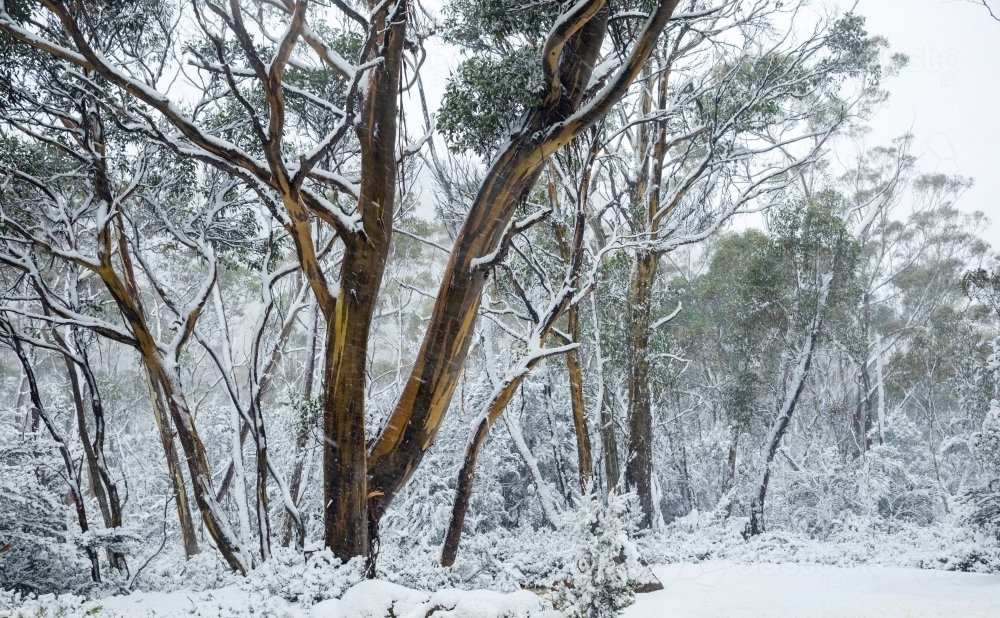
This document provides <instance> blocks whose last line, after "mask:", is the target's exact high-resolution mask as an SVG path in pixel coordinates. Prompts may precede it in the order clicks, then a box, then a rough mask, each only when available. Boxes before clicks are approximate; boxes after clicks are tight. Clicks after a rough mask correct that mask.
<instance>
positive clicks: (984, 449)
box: [961, 400, 1000, 538]
mask: <svg viewBox="0 0 1000 618" xmlns="http://www.w3.org/2000/svg"><path fill="white" fill-rule="evenodd" d="M970 446H971V448H972V451H973V452H974V453H975V454H976V458H977V459H978V460H979V462H980V464H981V465H982V467H983V471H984V472H985V473H986V474H985V482H984V483H983V484H982V485H981V486H978V487H971V488H968V489H966V491H965V492H964V493H963V494H962V496H961V502H962V503H963V506H964V507H965V511H964V515H965V519H966V521H968V522H969V523H971V524H973V525H975V526H978V527H980V528H983V529H986V530H988V531H990V532H992V533H993V534H995V535H997V537H998V538H1000V402H998V401H996V400H994V401H993V403H992V406H991V407H990V411H989V412H988V413H987V414H986V420H984V421H983V427H982V431H980V432H978V433H976V434H974V435H973V436H972V439H971V440H970Z"/></svg>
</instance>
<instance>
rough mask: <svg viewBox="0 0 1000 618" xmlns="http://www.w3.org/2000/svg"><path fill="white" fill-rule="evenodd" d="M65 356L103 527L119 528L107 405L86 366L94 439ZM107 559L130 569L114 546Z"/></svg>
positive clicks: (76, 379) (77, 381)
mask: <svg viewBox="0 0 1000 618" xmlns="http://www.w3.org/2000/svg"><path fill="white" fill-rule="evenodd" d="M77 348H78V349H80V348H81V346H80V342H79V338H77ZM81 353H82V350H81ZM63 360H64V361H65V362H66V370H67V372H68V373H69V380H70V390H71V392H72V393H73V404H74V406H75V408H76V420H77V429H78V431H79V434H80V443H81V444H82V445H83V452H84V456H85V457H86V459H87V472H88V476H89V477H90V484H91V487H92V488H93V492H94V496H95V497H96V498H97V504H98V506H99V507H100V509H101V516H102V518H103V519H104V527H105V528H108V529H112V528H118V527H120V526H121V525H122V509H121V501H120V500H119V498H118V487H117V485H116V484H115V482H114V480H113V479H112V477H111V473H110V471H109V470H108V467H107V462H106V461H105V458H104V408H103V406H102V405H101V402H100V395H99V394H96V395H95V394H94V393H95V390H96V388H97V385H96V380H94V379H93V373H90V368H89V367H87V368H86V369H84V372H85V374H87V373H89V376H87V375H85V377H86V378H87V386H88V389H90V390H91V410H92V412H93V416H94V429H95V431H94V441H93V442H91V441H90V435H89V430H88V429H87V416H86V407H85V405H84V401H83V392H82V389H81V385H80V376H79V374H78V373H77V368H76V364H75V363H74V361H73V359H72V358H71V357H70V356H69V355H68V354H64V355H63ZM83 360H84V362H85V363H86V362H87V359H86V357H85V356H84V357H83ZM108 563H109V564H110V565H111V567H112V568H114V569H117V570H118V571H119V572H124V571H125V570H126V569H127V566H126V562H125V556H124V555H122V554H120V553H119V552H116V551H112V550H111V549H109V550H108Z"/></svg>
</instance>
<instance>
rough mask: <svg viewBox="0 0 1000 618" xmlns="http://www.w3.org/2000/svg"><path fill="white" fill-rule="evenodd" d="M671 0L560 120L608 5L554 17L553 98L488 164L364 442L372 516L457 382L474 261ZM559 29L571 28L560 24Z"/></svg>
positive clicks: (652, 37)
mask: <svg viewBox="0 0 1000 618" xmlns="http://www.w3.org/2000/svg"><path fill="white" fill-rule="evenodd" d="M676 4H677V3H676V1H675V0H664V1H661V2H660V3H659V4H658V5H657V7H656V8H655V10H654V11H653V12H652V14H651V16H650V19H649V20H648V21H647V23H646V26H645V27H644V29H643V31H642V33H641V34H640V36H639V37H638V40H637V43H636V45H635V47H634V49H633V51H632V54H631V56H630V57H629V61H628V62H627V64H626V67H625V69H626V70H623V72H621V73H620V74H619V75H618V76H617V77H616V78H614V79H613V80H612V83H611V85H609V87H608V89H607V90H606V91H604V92H603V93H602V96H603V98H601V99H600V102H599V103H598V104H593V105H591V106H588V107H587V108H586V110H585V111H584V112H581V113H580V114H579V115H577V116H574V117H573V119H572V122H569V121H567V122H565V123H564V121H566V120H567V119H569V118H570V117H571V116H573V114H574V112H576V110H577V108H578V107H579V105H580V102H581V100H582V99H583V96H584V93H585V91H586V88H587V87H588V86H589V83H590V76H591V74H592V73H593V69H594V65H595V62H596V60H597V58H598V56H599V53H600V50H601V47H602V45H603V41H604V36H605V33H606V30H607V24H608V19H609V17H610V11H609V10H608V9H606V7H605V6H604V3H603V2H600V1H595V2H586V3H581V4H580V5H576V6H575V8H579V9H580V11H581V13H580V14H579V15H575V16H574V18H573V19H564V20H561V21H560V22H559V26H558V27H557V28H556V29H555V30H554V31H553V35H552V36H550V41H551V40H554V39H559V40H561V42H562V43H565V46H560V47H558V48H556V49H555V50H554V52H553V54H552V56H549V57H547V59H548V60H552V59H553V58H554V59H555V60H557V61H559V62H558V64H559V66H558V67H557V68H555V69H553V71H554V72H557V73H558V75H556V76H555V79H557V80H558V81H557V82H555V88H554V90H555V91H557V94H556V98H555V99H552V100H551V102H550V99H549V98H547V99H546V103H543V105H542V106H541V107H540V108H535V109H533V110H530V111H529V112H528V113H527V114H526V115H525V118H524V120H523V122H522V125H521V128H520V129H519V130H518V131H517V132H516V133H515V135H514V136H512V137H511V139H510V140H509V141H508V142H507V145H506V146H505V148H504V149H503V150H502V152H501V153H500V154H499V155H498V156H497V157H496V159H495V160H494V162H493V163H492V165H491V166H490V169H489V172H488V173H487V175H486V179H485V181H484V182H483V183H482V185H481V186H480V189H479V192H478V194H477V196H476V198H475V199H474V200H473V203H472V205H471V208H470V211H469V214H468V216H467V217H466V219H465V221H464V222H463V225H462V228H461V229H460V230H459V233H458V236H457V238H456V241H455V247H454V251H453V252H452V254H451V259H450V260H449V262H448V266H447V268H446V270H445V273H444V277H443V279H442V283H441V287H440V289H439V292H438V295H437V299H436V301H435V305H434V310H433V312H432V314H431V318H430V320H429V325H428V328H427V331H426V333H425V335H424V340H423V343H422V345H421V348H420V352H419V354H418V356H417V359H416V361H415V363H414V366H413V369H412V372H411V374H410V378H409V380H408V381H407V384H406V386H405V388H404V390H403V393H402V396H401V397H400V400H399V403H398V404H397V406H396V408H395V410H394V411H393V413H392V415H391V416H390V417H389V419H388V421H387V423H386V425H385V427H384V429H383V431H382V433H381V435H380V436H379V437H378V439H377V441H376V442H375V444H374V445H373V446H372V447H371V449H370V450H369V455H370V459H369V482H370V484H371V487H372V489H373V490H375V491H379V492H380V493H382V494H384V496H383V498H382V501H381V507H380V509H379V510H378V511H376V512H375V513H373V517H374V518H376V519H377V518H379V517H381V515H382V513H383V512H384V510H385V507H387V506H388V504H389V503H390V502H391V500H392V498H393V497H394V496H395V495H396V494H397V493H398V492H399V490H400V489H401V488H402V487H403V485H404V484H405V483H406V481H407V480H408V479H409V477H410V475H411V474H412V473H413V471H414V470H415V469H416V467H417V466H418V465H419V464H420V461H421V460H422V458H423V455H424V454H425V453H426V451H427V449H428V448H430V445H431V444H432V443H433V442H434V438H435V436H436V435H437V432H438V430H439V429H440V427H441V423H442V421H443V419H444V415H445V412H446V410H447V407H448V404H449V402H450V401H451V397H452V395H453V394H454V391H455V388H456V386H457V385H458V381H459V378H460V376H461V372H462V368H463V367H464V365H465V360H466V357H467V355H468V351H469V346H470V343H471V341H472V338H473V333H474V329H473V326H474V323H475V320H476V315H477V312H478V309H479V303H480V300H481V295H482V291H483V286H484V285H485V281H486V270H483V269H476V268H473V267H472V265H473V263H474V260H478V259H480V258H484V257H486V256H489V255H491V254H493V252H495V251H496V250H497V249H498V247H499V245H500V241H501V239H502V237H503V235H504V230H505V229H506V228H507V226H508V224H509V223H510V221H511V218H512V217H513V214H514V212H515V210H516V208H517V206H518V205H519V204H520V202H521V199H522V198H523V197H524V196H525V195H526V193H527V192H528V191H529V190H530V189H531V188H532V187H533V186H534V184H535V182H536V180H537V179H538V176H539V174H540V173H541V168H542V165H543V164H544V162H545V160H546V158H547V157H548V156H549V155H551V154H552V153H554V152H556V151H557V150H558V149H559V148H561V147H562V146H564V145H565V144H566V143H568V142H569V141H570V140H571V139H573V138H575V137H576V136H578V135H579V134H580V133H582V132H583V131H585V130H587V129H589V128H590V127H592V126H593V125H594V124H595V123H596V122H597V121H599V120H600V119H601V118H603V117H604V115H605V114H606V113H607V110H608V109H610V106H611V105H612V104H613V103H615V102H617V101H618V100H619V99H620V97H621V96H622V95H623V94H624V92H625V90H627V88H628V86H629V85H630V84H631V83H632V81H633V80H634V79H635V77H636V75H638V73H639V71H640V70H641V67H642V65H643V64H645V62H646V59H647V58H648V57H649V54H650V53H651V51H652V49H653V47H654V46H655V44H656V41H657V39H658V37H659V34H660V32H662V30H663V28H664V27H665V26H666V23H667V20H668V19H669V17H670V15H671V14H672V12H673V9H674V7H675V6H676ZM563 27H566V28H571V27H572V28H577V27H578V29H577V30H569V31H566V32H563V31H562V30H561V29H562V28H563ZM557 35H561V36H557ZM560 59H561V61H560ZM549 136H552V137H549Z"/></svg>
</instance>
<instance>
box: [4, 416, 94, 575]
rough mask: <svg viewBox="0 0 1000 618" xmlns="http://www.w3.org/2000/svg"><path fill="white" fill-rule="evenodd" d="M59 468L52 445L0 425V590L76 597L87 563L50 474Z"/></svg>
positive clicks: (58, 480) (62, 486)
mask: <svg viewBox="0 0 1000 618" xmlns="http://www.w3.org/2000/svg"><path fill="white" fill-rule="evenodd" d="M61 467H62V464H61V462H59V461H58V460H57V455H56V454H55V452H54V449H53V448H52V446H51V443H50V442H48V441H45V440H42V439H40V438H39V437H38V436H35V435H31V434H29V435H28V436H27V437H23V436H22V435H20V434H19V433H18V432H16V431H14V430H13V427H11V426H10V425H7V424H3V423H0V548H3V549H4V551H3V552H2V553H0V589H14V590H18V591H21V592H25V593H29V592H30V593H35V594H44V593H57V594H61V593H70V592H74V593H80V592H82V591H84V590H86V589H87V588H88V587H89V586H90V584H91V582H90V564H89V563H88V562H87V560H86V559H85V557H84V555H83V552H82V551H81V548H80V544H79V543H78V541H82V539H81V538H80V537H81V535H80V532H79V530H80V529H79V527H78V526H77V525H76V523H75V522H74V521H72V514H71V511H70V507H68V506H67V505H66V502H65V501H64V500H63V495H61V494H60V492H65V491H66V482H65V481H64V480H63V479H62V477H60V476H59V474H57V473H54V471H55V470H59V469H61Z"/></svg>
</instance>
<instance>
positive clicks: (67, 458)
mask: <svg viewBox="0 0 1000 618" xmlns="http://www.w3.org/2000/svg"><path fill="white" fill-rule="evenodd" d="M3 326H4V329H5V330H6V331H8V332H7V335H8V337H9V339H10V345H11V348H12V349H13V350H14V353H15V354H16V355H17V359H18V360H19V361H20V362H21V368H22V369H23V370H24V374H25V376H26V377H27V380H28V393H29V396H30V397H31V403H32V405H33V406H34V408H35V410H36V412H37V414H38V417H39V418H40V419H41V421H42V422H43V423H45V427H46V429H48V430H49V435H50V436H51V437H52V440H53V441H54V442H55V443H56V446H57V447H58V449H59V454H60V455H62V460H63V466H64V467H65V475H66V483H67V484H69V491H70V496H72V499H73V504H74V506H75V507H76V518H77V522H78V523H79V525H80V532H82V533H84V534H86V533H87V531H88V530H89V529H90V527H89V526H88V524H87V509H86V506H85V503H84V501H83V492H82V491H80V484H79V483H78V482H77V480H76V472H75V470H74V468H75V466H74V465H73V456H72V455H71V454H70V452H69V447H68V446H67V445H66V441H65V440H63V437H62V435H60V433H59V430H58V429H57V428H56V426H55V424H54V423H53V422H52V419H51V418H49V415H48V413H47V412H46V411H45V406H44V404H43V403H42V395H41V392H40V391H39V389H38V382H37V380H35V371H34V369H33V368H32V366H31V361H30V360H29V359H28V355H27V354H25V352H24V347H23V346H22V345H21V340H20V339H19V338H18V335H17V333H15V332H14V327H13V325H11V324H10V322H6V321H5V323H4V324H3ZM85 552H86V554H87V558H88V559H89V560H90V577H91V579H92V580H93V581H94V582H95V583H98V584H99V583H101V564H100V562H99V560H98V557H97V552H96V551H94V549H93V548H92V547H87V548H86V549H85Z"/></svg>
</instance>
